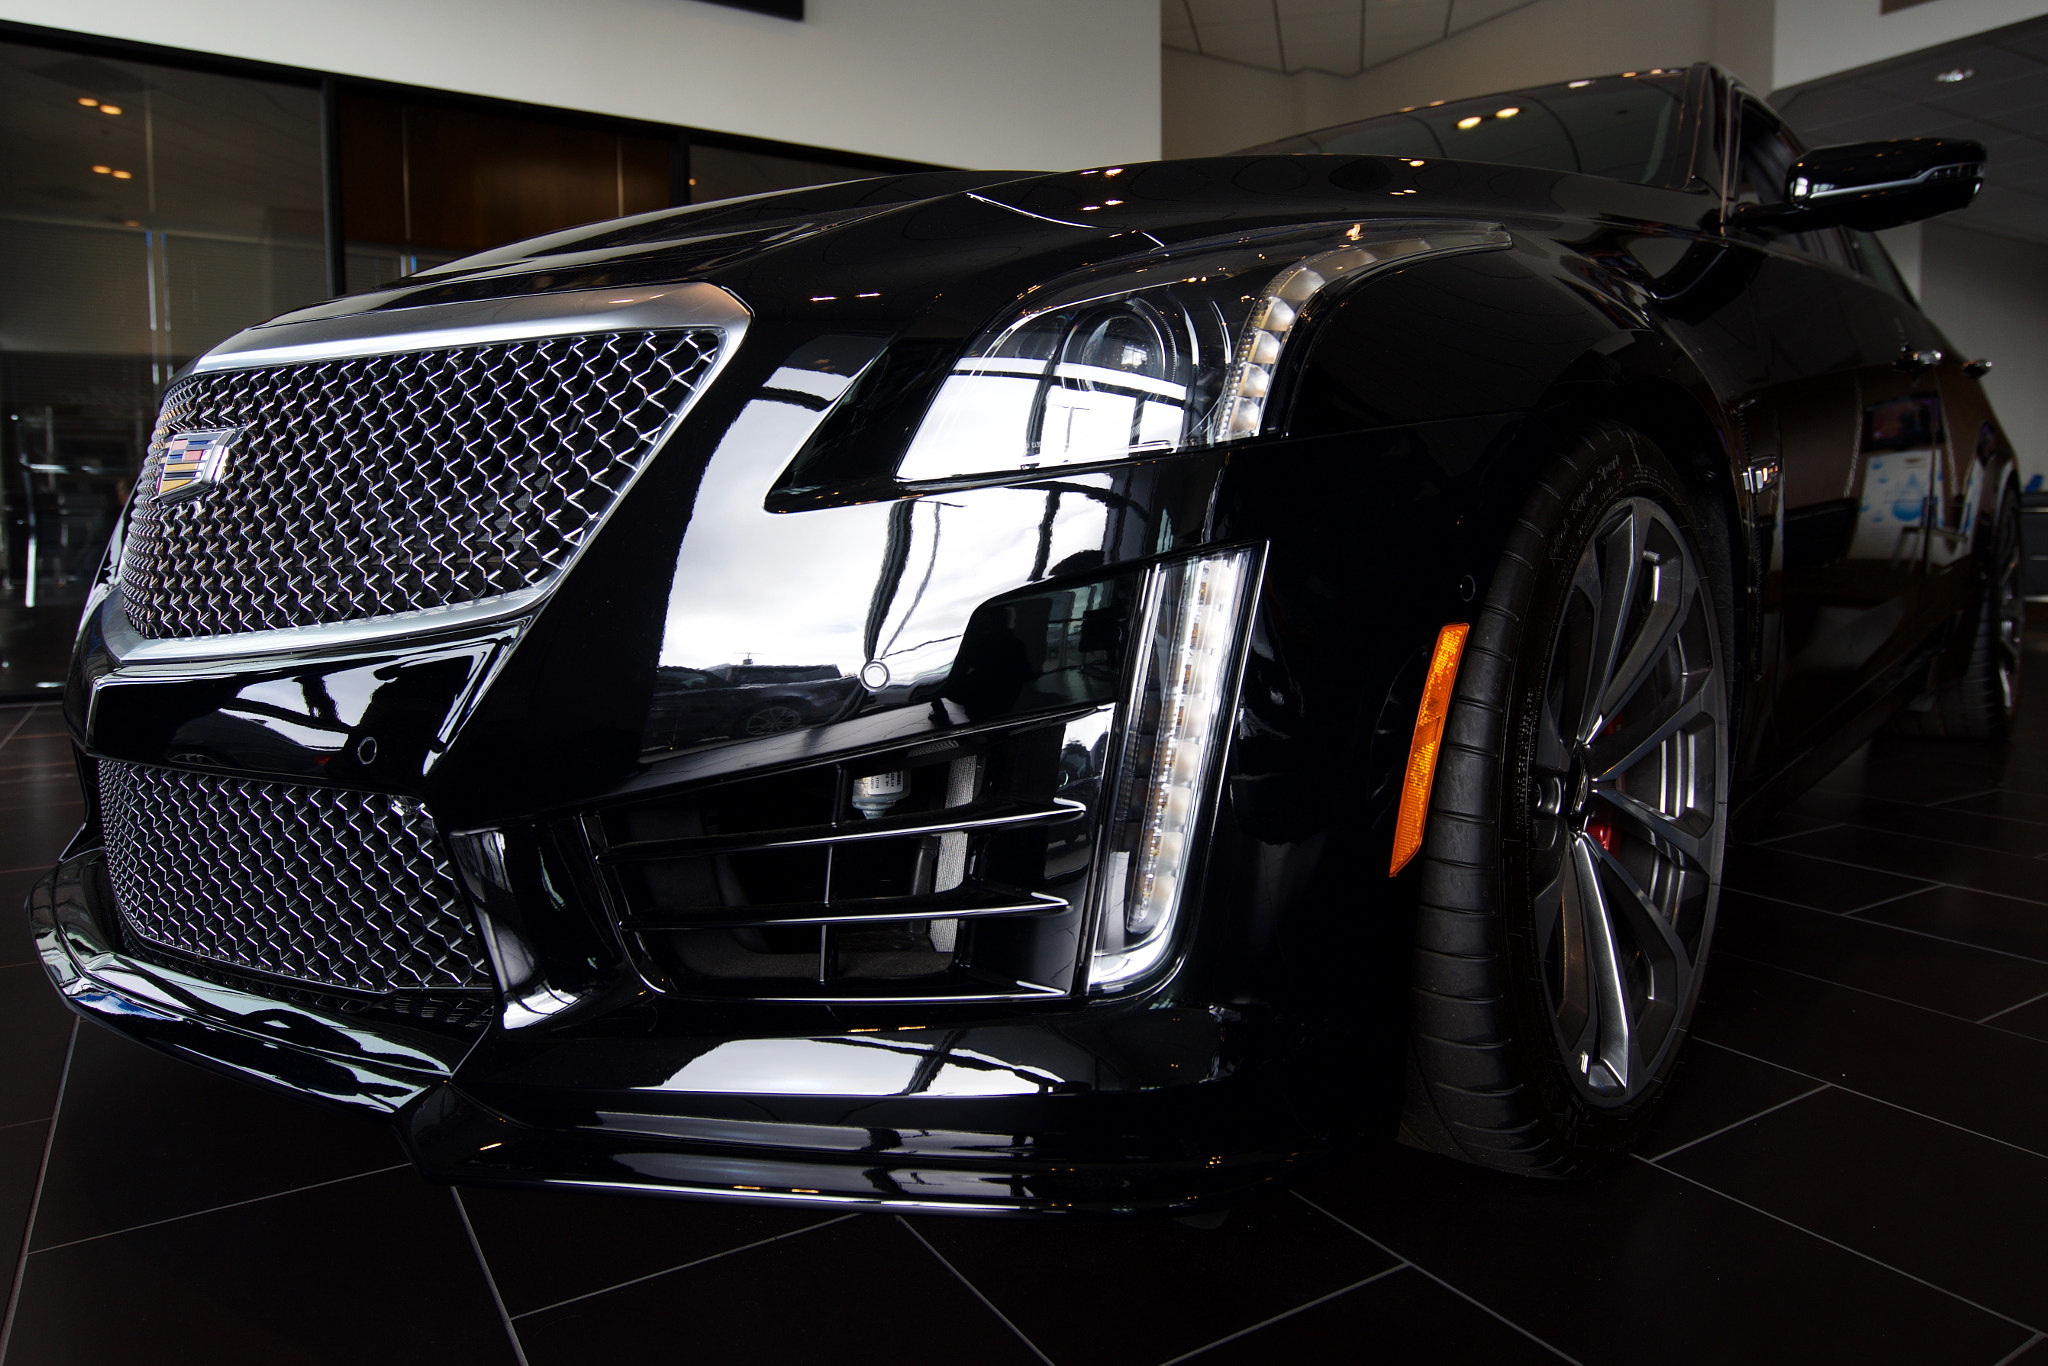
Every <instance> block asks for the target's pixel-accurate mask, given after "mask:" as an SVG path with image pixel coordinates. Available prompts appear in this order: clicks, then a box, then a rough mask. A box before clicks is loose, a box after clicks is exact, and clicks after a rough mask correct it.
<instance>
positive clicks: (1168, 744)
mask: <svg viewBox="0 0 2048 1366" xmlns="http://www.w3.org/2000/svg"><path fill="white" fill-rule="evenodd" d="M1257 565H1258V552H1257V551H1255V550H1227V551H1221V552H1218V553H1216V554H1213V555H1205V556H1202V557H1200V558H1198V559H1193V560H1183V561H1179V562H1177V563H1174V564H1169V565H1162V566H1160V567H1159V568H1158V569H1156V570H1154V571H1153V581H1152V583H1151V584H1150V585H1148V592H1147V595H1146V619H1145V626H1144V632H1143V635H1142V636H1141V639H1142V641H1143V645H1142V647H1141V653H1140V657H1139V658H1138V660H1137V661H1136V667H1137V687H1136V689H1135V691H1134V695H1133V697H1132V698H1131V700H1130V702H1129V703H1128V704H1127V709H1126V713H1125V716H1126V720H1125V733H1124V754H1123V762H1122V765H1121V781H1120V782H1119V783H1118V789H1117V793H1116V797H1115V805H1114V806H1113V807H1112V808H1111V822H1112V826H1111V832H1110V838H1109V843H1108V848H1107V851H1106V854H1105V857H1104V859H1103V865H1102V869H1101V881H1100V884H1099V890H1098V917H1097V932H1096V952H1095V961H1094V966H1093V971H1092V972H1091V973H1090V975H1089V985H1090V987H1091V989H1093V990H1098V991H1099V990H1103V989H1105V988H1108V987H1112V986H1115V985H1118V984H1120V983H1122V982H1126V981H1129V980H1131V979H1133V978H1135V977H1137V976H1139V975H1141V974H1142V973H1144V972H1146V971H1147V970H1149V969H1150V968H1152V967H1153V966H1155V965H1156V964H1157V963H1159V962H1160V961H1162V960H1163V959H1164V958H1165V956H1166V954H1167V951H1168V949H1169V948H1170V947H1171V942H1172V934H1171V930H1172V928H1173V924H1174V921H1175V920H1176V918H1177V916H1178V913H1179V910H1180V905H1181V894H1182V889H1183V888H1184V886H1185V884H1186V882H1187V878H1188V874H1189V872H1190V871H1191V869H1192V867H1193V864H1194V859H1195V854H1196V847H1197V846H1196V838H1195V837H1196V834H1197V827H1198V825H1199V824H1200V820H1201V814H1202V807H1203V796H1204V794H1205V793H1206V792H1207V791H1208V788H1209V775H1210V773H1211V771H1212V770H1213V768H1214V766H1215V758H1216V754H1217V751H1218V750H1220V749H1221V748H1222V741H1223V722H1224V720H1225V719H1226V718H1227V717H1228V716H1229V714H1230V712H1231V710H1232V703H1233V701H1234V699H1235V698H1236V695H1237V684H1236V677H1235V675H1236V666H1237V659H1238V655H1239V653H1240V649H1241V646H1242V643H1243V640H1244V619H1245V609H1246V607H1247V606H1248V605H1249V602H1250V598H1251V595H1252V592H1253V585H1254V583H1255V581H1256V572H1257Z"/></svg>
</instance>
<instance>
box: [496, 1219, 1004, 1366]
mask: <svg viewBox="0 0 2048 1366" xmlns="http://www.w3.org/2000/svg"><path fill="white" fill-rule="evenodd" d="M922 1227H923V1225H920V1228H922ZM515 1322H516V1324H517V1325H518V1329H519V1338H520V1341H521V1342H522V1343H523V1344H524V1345H525V1347H526V1359H527V1360H528V1361H529V1362H530V1363H531V1364H532V1366H574V1364H575V1363H585V1362H588V1363H592V1366H599V1364H600V1363H601V1364H602V1366H616V1363H618V1362H622V1361H678V1362H681V1361H693V1362H728V1361H730V1362H741V1361H746V1362H778V1361H788V1362H813V1361H830V1362H833V1363H848V1364H849V1366H851V1364H852V1363H870V1362H872V1363H878V1366H879V1364H880V1363H889V1364H890V1366H902V1363H909V1362H918V1361H929V1362H973V1363H975V1366H982V1363H988V1366H1003V1364H1005V1363H1019V1366H1023V1364H1025V1363H1037V1362H1038V1361H1039V1358H1038V1356H1036V1355H1035V1354H1034V1353H1033V1352H1032V1351H1031V1349H1030V1348H1029V1347H1027V1346H1026V1345H1025V1344H1024V1343H1022V1342H1020V1341H1019V1340H1018V1339H1017V1336H1016V1334H1015V1333H1013V1332H1011V1331H1010V1329H1009V1328H1007V1327H1005V1326H1004V1324H1003V1321H1002V1320H1001V1319H1000V1318H999V1317H997V1315H996V1314H995V1313H994V1312H993V1311H991V1310H990V1309H989V1307H988V1306H987V1304H985V1303H984V1302H983V1301H982V1300H981V1299H980V1298H979V1297H978V1296H977V1295H976V1294H975V1293H974V1291H972V1290H970V1289H969V1288H968V1287H967V1286H965V1285H962V1284H961V1283H960V1281H959V1279H958V1278H957V1277H955V1276H954V1275H952V1274H951V1273H950V1272H948V1271H947V1270H946V1268H945V1266H944V1265H943V1264H942V1263H941V1262H940V1261H939V1260H938V1259H937V1258H936V1257H934V1256H933V1255H932V1254H931V1252H930V1251H929V1250H928V1249H926V1248H925V1246H924V1245H923V1244H922V1243H920V1242H919V1241H918V1240H917V1238H916V1236H915V1235H913V1234H912V1233H911V1232H910V1231H909V1230H908V1229H906V1228H905V1227H904V1226H903V1225H902V1224H900V1223H899V1222H897V1221H896V1220H895V1219H893V1218H891V1217H889V1216H887V1215H873V1214H869V1215H858V1216H856V1217H854V1218H851V1219H846V1220H843V1221H841V1222H839V1223H834V1224H830V1225H828V1226H826V1227H824V1228H820V1229H816V1230H813V1231H811V1232H808V1233H799V1234H797V1235H796V1236H795V1237H792V1238H784V1239H781V1240H779V1241H777V1242H773V1243H768V1244H766V1245H765V1246H762V1247H755V1248H749V1249H748V1250H746V1251H744V1252H735V1253H733V1254H732V1255H730V1256H726V1257H719V1258H716V1259H714V1260H712V1261H709V1262H705V1263H703V1264H701V1265H699V1266H694V1267H691V1268H689V1269H687V1270H684V1271H678V1272H674V1273H672V1274H670V1275H667V1276H660V1277H657V1278H656V1279H654V1280H651V1281H641V1282H640V1283H638V1284H636V1285H630V1286H625V1287H622V1288H621V1289H618V1290H613V1291H609V1292H607V1293H605V1294H603V1295H597V1296H593V1297H592V1298H590V1299H587V1300H578V1301H577V1302H575V1303H574V1304H569V1305H564V1306H562V1307H560V1308H557V1309H548V1310H544V1311H542V1312H541V1313H538V1314H532V1315H529V1316H527V1317H525V1318H521V1319H517V1320H515Z"/></svg>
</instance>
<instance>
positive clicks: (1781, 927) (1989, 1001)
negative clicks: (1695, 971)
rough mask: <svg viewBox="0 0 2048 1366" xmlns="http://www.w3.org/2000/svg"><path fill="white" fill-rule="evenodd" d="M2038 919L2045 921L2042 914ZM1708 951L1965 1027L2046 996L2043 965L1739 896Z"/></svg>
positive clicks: (1730, 897) (1732, 896)
mask: <svg viewBox="0 0 2048 1366" xmlns="http://www.w3.org/2000/svg"><path fill="white" fill-rule="evenodd" d="M1877 909H1878V910H1880V911H1882V910H1883V909H1884V907H1881V906H1880V907H1878V908H1877ZM2040 912H2041V915H2042V917H2043V918H2044V919H2048V907H2042V908H2040ZM1714 951H1715V953H1716V954H1720V955H1726V954H1740V955H1742V956H1743V957H1745V958H1755V959H1760V960H1761V961H1763V962H1766V963H1771V964H1774V965H1776V966H1778V967H1781V968H1790V969H1792V970H1793V971H1794V972H1804V973H1811V974H1812V975H1813V976H1815V977H1823V978H1826V979H1827V980H1828V981H1830V982H1840V983H1841V984H1843V985H1844V986H1851V987H1856V988H1859V989H1860V990H1863V991H1874V992H1876V993H1877V994H1878V995H1880V996H1890V997H1893V998H1895V999H1897V1000H1901V1001H1906V1002H1909V1003H1911V1004H1913V1005H1920V1006H1926V1007H1927V1008H1928V1009H1929V1010H1940V1011H1945V1012H1947V1013H1948V1014H1950V1015H1960V1016H1962V1017H1963V1018H1965V1019H1970V1020H1974V1019H1977V1018H1979V1017H1980V1016H1984V1015H1988V1014H1990V1013H1991V1012H1992V1011H1994V1010H2004V1009H2006V1008H2007V1007H2009V1006H2014V1005H2018V1004H2019V1003H2020V1002H2022V1001H2027V1000H2031V999H2033V998H2034V997H2036V996H2039V995H2040V994H2041V993H2042V992H2044V991H2048V961H2042V962H2035V961H2033V960H2031V959H2026V958H2014V957H2010V956H2008V955H2005V954H1999V953H1992V952H1990V951H1988V950H1985V949H1980V948H1975V947H1972V946H1970V945H1967V944H1959V943H1952V942H1950V941H1948V940H1946V939H1931V938H1929V937H1928V936H1926V935H1924V934H1914V933H1912V932H1910V931H1908V930H1903V929H1899V928H1897V927H1895V926H1893V925H1890V924H1883V923H1871V922H1868V921H1865V920H1864V919H1862V918H1861V917H1860V916H1851V915H1837V914H1834V913H1833V912H1829V911H1813V910H1808V909H1806V908H1805V907H1803V906H1787V905H1785V904H1784V903H1782V902H1776V901H1765V900H1763V899H1762V898H1760V897H1751V896H1744V895H1742V894H1741V893H1739V892H1730V893H1728V894H1727V895H1725V896H1723V897H1722V898H1721V913H1720V920H1719V922H1718V923H1717V925H1716V927H1715V930H1714Z"/></svg>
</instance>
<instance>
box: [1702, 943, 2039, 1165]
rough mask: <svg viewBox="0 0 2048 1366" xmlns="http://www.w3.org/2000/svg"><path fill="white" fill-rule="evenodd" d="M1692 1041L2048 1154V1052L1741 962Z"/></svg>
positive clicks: (1718, 969)
mask: <svg viewBox="0 0 2048 1366" xmlns="http://www.w3.org/2000/svg"><path fill="white" fill-rule="evenodd" d="M1693 1035H1694V1037H1693V1041H1692V1045H1691V1046H1698V1045H1699V1044H1708V1045H1712V1044H1725V1045H1726V1046H1728V1047H1730V1048H1735V1049H1739V1050H1741V1051H1742V1052H1744V1053H1747V1054H1750V1055H1751V1056H1753V1057H1759V1058H1762V1059H1764V1060H1765V1061H1767V1062H1773V1063H1776V1064H1778V1065H1779V1066H1781V1067H1788V1068H1791V1069H1792V1070H1794V1071H1798V1072H1804V1073H1806V1074H1807V1075H1809V1076H1812V1077H1814V1078H1816V1079H1818V1080H1821V1081H1829V1082H1834V1083H1836V1084H1837V1085H1840V1086H1845V1087H1848V1088H1850V1089H1852V1090H1856V1091H1862V1092H1866V1093H1867V1094H1869V1095H1872V1096H1875V1097H1876V1098H1877V1099H1879V1100H1883V1101H1889V1102H1890V1103H1892V1104H1894V1105H1901V1106H1904V1107H1905V1108H1907V1109H1909V1110H1917V1111H1919V1112H1921V1113H1923V1114H1932V1115H1937V1116H1939V1117H1940V1118H1942V1119H1946V1120H1948V1121H1950V1122H1952V1123H1955V1124H1960V1125H1962V1126H1963V1127H1965V1128H1967V1129H1974V1130H1975V1131H1977V1132H1978V1133H1981V1134H1986V1135H1989V1136H1990V1137H1992V1138H1998V1139H2003V1140H2004V1141H2006V1142H2008V1143H2013V1144H2017V1145H2018V1146H2020V1147H2022V1148H2026V1149H2028V1150H2030V1151H2034V1152H2040V1153H2044V1154H2048V1087H2044V1086H2038V1085H2024V1084H2020V1083H2019V1080H2018V1079H2020V1078H2028V1077H2032V1078H2039V1077H2048V1044H2044V1043H2041V1042H2038V1041H2036V1040H2033V1039H2027V1038H2022V1037H2020V1036H2018V1035H2016V1034H2010V1033H2004V1032H2001V1031H1999V1030H1995V1029H1987V1028H1985V1027H1984V1026H1982V1025H1978V1024H1972V1023H1970V1022H1968V1021H1965V1020H1957V1019H1954V1018H1952V1017H1950V1016H1947V1015H1940V1014H1936V1013H1935V1012H1933V1011H1931V1010H1923V1009H1920V1008H1919V1007H1917V1006H1908V1005H1900V1004H1898V1003H1897V1002H1894V1001H1887V1000H1884V999H1882V998H1881V997H1877V996H1871V995H1868V994H1866V993H1864V992H1860V991H1853V990H1851V989H1849V988H1848V987H1842V986H1836V985H1834V984H1832V983H1828V982H1817V981H1815V980H1814V979H1812V978H1810V977H1798V976H1794V975H1793V974H1791V973H1789V972H1786V971H1784V970H1782V969H1780V968H1774V967H1770V966H1768V965H1766V964H1763V963H1756V962H1752V961H1749V960H1746V959H1741V958H1735V957H1733V956H1730V957H1727V958H1724V959H1722V960H1721V961H1719V962H1718V963H1716V964H1715V965H1714V968H1713V971H1712V973H1711V974H1710V977H1709V982H1708V989H1707V991H1706V992H1705V993H1704V994H1703V995H1702V997H1701V1000H1700V1005H1699V1009H1698V1010H1697V1011H1696V1012H1695V1013H1694V1015H1693Z"/></svg>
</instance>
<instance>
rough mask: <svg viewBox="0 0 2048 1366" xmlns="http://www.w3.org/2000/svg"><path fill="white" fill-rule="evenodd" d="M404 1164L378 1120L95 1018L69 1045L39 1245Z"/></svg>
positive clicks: (38, 1223) (38, 1225)
mask: <svg viewBox="0 0 2048 1366" xmlns="http://www.w3.org/2000/svg"><path fill="white" fill-rule="evenodd" d="M139 1134H147V1135H148V1142H147V1144H146V1145H141V1146H138V1144H137V1143H136V1136H137V1135H139ZM404 1161H405V1154H404V1152H403V1150H402V1149H400V1147H399V1146H398V1140H397V1139H396V1138H394V1137H393V1136H392V1134H391V1132H390V1130H389V1129H388V1128H386V1127H385V1126H384V1125H383V1124H381V1123H378V1122H376V1121H374V1120H370V1119H359V1118H356V1117H354V1116H351V1115H347V1114H338V1113H335V1112H333V1111H330V1110H327V1109H324V1108H316V1107H315V1106H313V1105H312V1104H310V1103H308V1102H305V1101H300V1100H295V1099H293V1098H291V1097H288V1096H280V1095H274V1094H272V1093H270V1092H268V1091H264V1090H261V1089H259V1088H257V1087H255V1086H252V1085H250V1084H249V1083H247V1082H243V1081H237V1080H235V1079H233V1078H230V1077H224V1076H220V1075H217V1074H215V1073H212V1072H209V1071H206V1070H205V1069H203V1068H200V1067H197V1066H195V1065H193V1064H191V1063H187V1062H181V1061H179V1060H178V1059H176V1058H171V1057H166V1056H164V1055H163V1054H161V1053H157V1052H154V1051H153V1050H151V1049H148V1048H145V1047H143V1046H142V1045H141V1044H138V1043H135V1042H133V1041H131V1040H128V1039H124V1038H122V1037H121V1036H120V1035H118V1034H115V1033H113V1032H112V1031H111V1030H107V1029H103V1028H100V1027H98V1026H96V1025H93V1024H90V1023H88V1024H85V1025H83V1026H82V1027H81V1028H80V1030H79V1035H78V1044H77V1046H76V1048H75V1049H74V1050H73V1052H72V1057H71V1075H70V1079H69V1080H68V1081H67V1082H66V1083H65V1086H64V1105H63V1108H62V1109H61V1110H60V1111H59V1112H58V1117H57V1136H56V1139H55V1141H54V1142H52V1143H51V1145H50V1170H49V1174H48V1175H47V1176H46V1177H45V1178H44V1182H43V1208H42V1212H41V1214H40V1215H39V1216H38V1217H37V1219H36V1234H35V1241H34V1244H33V1246H34V1247H36V1248H39V1249H40V1248H48V1247H55V1246H57V1245H59V1244H61V1243H68V1242H72V1241H74V1240H76V1239H79V1238H90V1237H95V1236H97V1235H99V1234H104V1233H111V1232H113V1231H114V1230H116V1229H123V1228H132V1227H134V1226H136V1225H139V1224H146V1223H152V1222H155V1221H157V1220H160V1219H171V1218H176V1217H178V1216H180V1215H187V1214H194V1213H197V1212H199V1211H201V1210H206V1209H212V1208H215V1207H217V1206H220V1205H226V1204H231V1203H234V1202H236V1201H241V1200H253V1199H256V1198H258V1197H261V1196H267V1195H275V1194H277V1193H278V1192H280V1191H287V1190H292V1189H295V1188H299V1187H304V1186H311V1185H315V1184H317V1183H319V1182H323V1181H333V1180H336V1179H339V1178H342V1177H349V1176H356V1175H360V1174H361V1173H364V1172H368V1171H373V1170H376V1169H378V1168H382V1167H390V1166H392V1165H394V1164H398V1163H403V1162H404Z"/></svg>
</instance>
